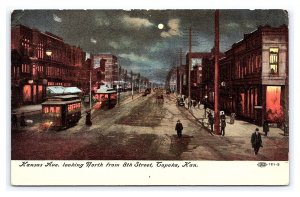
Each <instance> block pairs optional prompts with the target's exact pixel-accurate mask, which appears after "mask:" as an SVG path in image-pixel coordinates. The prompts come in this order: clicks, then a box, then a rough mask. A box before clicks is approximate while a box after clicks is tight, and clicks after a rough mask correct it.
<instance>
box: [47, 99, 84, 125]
mask: <svg viewBox="0 0 300 197" xmlns="http://www.w3.org/2000/svg"><path fill="white" fill-rule="evenodd" d="M42 114H43V119H44V123H48V124H49V127H50V126H51V127H53V128H56V129H63V128H68V127H71V126H74V125H75V124H76V123H77V122H78V121H79V120H80V118H81V100H80V98H79V96H76V95H63V96H53V97H51V98H48V99H47V101H46V102H44V103H42Z"/></svg>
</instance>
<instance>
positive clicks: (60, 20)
mask: <svg viewBox="0 0 300 197" xmlns="http://www.w3.org/2000/svg"><path fill="white" fill-rule="evenodd" d="M53 20H54V21H56V22H58V23H61V22H62V19H61V18H60V17H58V16H57V15H56V14H53Z"/></svg>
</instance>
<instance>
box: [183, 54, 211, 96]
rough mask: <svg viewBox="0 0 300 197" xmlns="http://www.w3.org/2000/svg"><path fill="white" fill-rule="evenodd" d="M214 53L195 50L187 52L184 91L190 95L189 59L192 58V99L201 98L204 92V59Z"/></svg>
mask: <svg viewBox="0 0 300 197" xmlns="http://www.w3.org/2000/svg"><path fill="white" fill-rule="evenodd" d="M211 56H212V53H203V52H202V53H201V52H193V53H191V54H190V53H187V54H186V65H185V72H186V73H185V76H186V77H185V79H184V84H185V85H184V86H183V87H184V91H183V93H184V94H185V95H186V97H188V84H189V78H188V76H189V63H190V62H189V61H190V60H191V65H190V66H191V71H190V72H191V74H190V76H191V83H190V86H191V99H193V100H201V98H202V97H203V95H202V93H203V92H204V90H203V88H204V86H203V59H207V58H210V57H211Z"/></svg>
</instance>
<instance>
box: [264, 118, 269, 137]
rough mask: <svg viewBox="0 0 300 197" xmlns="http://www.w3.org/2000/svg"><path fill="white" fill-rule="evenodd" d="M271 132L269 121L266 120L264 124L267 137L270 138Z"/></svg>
mask: <svg viewBox="0 0 300 197" xmlns="http://www.w3.org/2000/svg"><path fill="white" fill-rule="evenodd" d="M269 130H270V128H269V122H268V121H267V120H265V121H264V124H263V132H264V133H265V136H268V132H269Z"/></svg>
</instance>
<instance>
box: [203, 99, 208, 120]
mask: <svg viewBox="0 0 300 197" xmlns="http://www.w3.org/2000/svg"><path fill="white" fill-rule="evenodd" d="M207 97H208V96H207V95H205V96H204V118H206V108H207Z"/></svg>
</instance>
